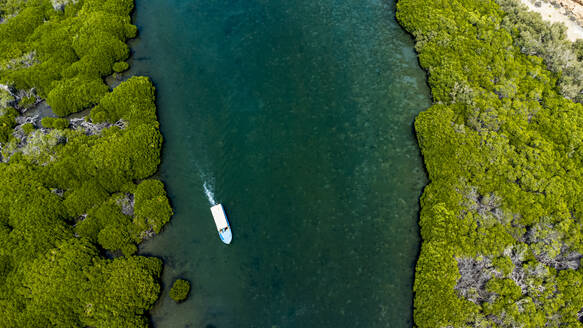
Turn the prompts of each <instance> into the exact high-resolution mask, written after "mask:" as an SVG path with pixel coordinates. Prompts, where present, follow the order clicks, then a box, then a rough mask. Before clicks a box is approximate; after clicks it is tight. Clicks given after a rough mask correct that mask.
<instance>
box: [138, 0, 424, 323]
mask: <svg viewBox="0 0 583 328" xmlns="http://www.w3.org/2000/svg"><path fill="white" fill-rule="evenodd" d="M136 6H137V9H136V16H135V22H136V24H137V25H138V27H139V29H140V38H139V39H137V40H135V41H134V42H133V43H132V48H133V50H134V57H133V69H132V73H133V74H142V75H148V76H150V77H151V78H152V79H153V81H154V82H155V84H156V86H157V90H158V106H159V107H158V108H159V116H160V121H161V128H162V132H163V134H164V137H165V145H164V154H163V164H162V166H161V171H160V175H161V177H162V178H163V179H164V180H165V182H166V184H167V188H168V191H169V195H170V198H171V201H172V204H173V206H174V209H175V212H176V215H175V216H174V217H173V219H172V222H171V224H170V225H169V226H167V228H166V229H165V231H164V232H163V233H162V234H161V235H160V236H158V237H156V238H155V239H153V240H151V241H149V242H147V243H146V244H145V245H144V246H143V247H142V253H144V254H151V255H155V256H159V257H161V258H163V259H164V261H165V263H166V268H165V272H164V276H163V281H164V287H165V288H164V292H163V295H162V297H161V300H160V301H159V302H158V303H157V304H156V306H155V308H154V310H153V311H152V320H153V322H154V326H155V327H168V328H175V327H195V328H198V327H209V328H210V327H216V328H223V327H226V328H229V327H242V328H246V327H259V328H263V327H267V328H271V327H278V328H285V327H330V328H337V327H350V328H353V327H366V328H370V327H412V282H413V268H414V263H415V261H416V256H417V252H418V247H419V246H418V244H419V236H418V226H417V219H418V210H419V209H418V207H419V205H418V199H419V196H420V194H421V190H422V188H423V186H424V185H425V183H426V177H425V175H424V170H423V166H422V161H421V158H420V156H419V150H418V147H417V144H416V141H415V137H414V135H413V129H412V124H413V120H414V118H415V116H416V115H417V114H418V113H419V112H420V111H422V110H424V109H425V108H427V107H428V106H429V105H430V98H429V91H428V88H427V87H426V85H425V75H424V72H423V71H422V70H421V69H420V68H419V67H418V64H417V61H416V56H415V53H414V49H413V42H412V40H411V38H410V37H409V36H408V35H407V34H406V33H405V32H404V31H403V30H401V28H400V27H399V26H398V25H397V23H396V21H395V18H394V10H395V8H394V3H393V2H392V1H380V0H378V1H374V0H362V1H341V0H319V1H314V0H246V1H238V0H190V1H187V0H137V4H136ZM205 184H206V186H207V189H208V190H209V195H210V196H213V197H214V198H215V199H216V201H217V202H221V203H223V205H224V206H225V207H226V210H227V212H228V215H229V218H230V221H231V225H232V227H233V231H234V238H233V244H232V245H230V246H225V245H223V244H222V243H221V241H220V240H219V237H218V235H217V233H216V229H215V227H214V223H213V220H212V217H211V214H210V211H209V199H207V195H206V194H205V188H204V185H205ZM211 193H212V194H211ZM176 277H184V278H187V279H189V280H190V281H191V282H192V284H193V290H192V293H191V297H190V299H189V300H188V301H187V302H185V303H182V304H179V305H177V304H175V303H174V302H173V301H171V300H170V299H169V298H168V289H169V285H170V283H171V282H172V281H173V280H174V279H175V278H176Z"/></svg>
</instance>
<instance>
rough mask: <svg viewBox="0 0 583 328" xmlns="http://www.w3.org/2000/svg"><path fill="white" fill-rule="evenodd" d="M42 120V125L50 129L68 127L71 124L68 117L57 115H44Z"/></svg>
mask: <svg viewBox="0 0 583 328" xmlns="http://www.w3.org/2000/svg"><path fill="white" fill-rule="evenodd" d="M40 122H41V124H42V126H44V127H45V128H48V129H66V128H68V127H69V124H70V122H69V120H68V119H66V118H56V117H43V118H42V120H41V121H40Z"/></svg>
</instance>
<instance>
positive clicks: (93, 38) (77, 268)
mask: <svg viewBox="0 0 583 328" xmlns="http://www.w3.org/2000/svg"><path fill="white" fill-rule="evenodd" d="M132 8H133V2H132V1H131V0H106V1H101V0H78V1H66V0H65V1H63V0H54V1H49V0H27V1H17V0H0V18H2V19H3V20H4V22H3V23H2V24H0V150H1V156H0V327H7V328H8V327H10V328H14V327H103V328H111V327H120V328H121V327H148V326H149V321H148V319H147V316H145V313H146V312H147V311H148V310H149V309H150V308H151V306H152V305H153V304H154V302H155V301H156V299H157V298H158V296H159V294H160V284H159V282H158V280H159V277H160V274H161V271H162V262H161V260H159V259H157V258H148V257H143V256H136V255H135V253H136V251H137V244H138V243H140V242H141V241H142V240H143V239H145V238H149V237H151V236H153V235H155V234H156V233H159V232H160V231H161V229H162V227H163V226H164V224H166V223H167V222H168V221H169V219H170V217H171V215H172V209H171V207H170V204H169V201H168V199H167V196H166V192H165V190H164V185H163V183H162V182H161V181H159V180H156V179H153V178H152V175H153V174H154V173H155V172H156V171H157V169H158V165H159V163H160V150H161V146H162V136H161V134H160V131H159V124H158V121H157V116H156V106H155V90H154V86H153V85H152V83H151V81H150V80H149V79H148V78H146V77H132V78H130V79H129V80H127V81H125V82H123V83H121V84H120V85H119V86H118V87H116V88H115V89H114V90H113V91H109V88H108V87H107V86H106V85H105V84H104V83H103V79H102V78H103V76H104V75H108V74H111V73H112V72H113V66H114V64H115V63H117V69H116V70H118V71H119V70H124V69H127V65H124V64H123V63H125V62H124V60H125V59H126V58H127V56H128V54H129V50H128V47H127V45H126V44H125V41H126V40H127V39H128V38H131V37H133V36H135V35H136V28H135V26H134V25H132V24H131V22H130V16H129V14H130V12H131V10H132ZM43 98H46V100H47V102H48V104H49V105H50V106H51V108H52V110H53V111H54V112H55V113H56V114H58V115H59V116H66V115H68V114H70V113H74V112H78V111H80V110H84V109H88V108H91V113H90V114H88V115H87V116H86V117H85V118H84V119H78V118H77V119H70V118H66V117H64V118H52V117H44V118H43V119H42V120H40V121H39V120H38V119H35V118H31V117H25V116H22V115H21V114H20V113H19V110H23V109H24V108H25V106H31V105H32V104H34V103H36V102H37V101H38V100H39V99H43ZM92 118H93V119H92Z"/></svg>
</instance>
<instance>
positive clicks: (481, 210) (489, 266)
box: [397, 0, 583, 328]
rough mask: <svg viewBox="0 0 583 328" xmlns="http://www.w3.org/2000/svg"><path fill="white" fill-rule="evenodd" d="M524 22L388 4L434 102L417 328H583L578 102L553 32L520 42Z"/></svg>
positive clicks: (454, 1)
mask: <svg viewBox="0 0 583 328" xmlns="http://www.w3.org/2000/svg"><path fill="white" fill-rule="evenodd" d="M500 2H501V3H503V4H504V6H505V7H504V8H511V7H512V6H510V5H509V4H508V1H500ZM524 16H525V15H524V14H520V13H517V12H515V11H512V12H511V11H509V12H508V13H507V12H505V11H504V10H503V8H502V7H500V6H499V5H498V4H497V3H496V2H494V1H492V0H485V1H475V0H450V1H442V0H400V1H399V2H398V4H397V18H398V20H399V22H400V24H401V25H402V26H403V27H404V28H405V29H406V30H408V31H409V32H410V33H411V34H412V35H413V36H414V38H415V40H416V49H417V51H418V53H419V62H420V64H421V66H422V67H423V68H424V69H425V70H427V73H428V82H429V85H430V87H431V91H432V95H433V101H434V105H433V106H432V107H431V108H429V109H428V110H426V111H425V112H423V113H421V114H420V115H419V117H418V118H417V120H416V122H415V129H416V132H417V137H418V140H419V144H420V146H421V149H422V154H423V157H424V161H425V164H426V167H427V172H428V175H429V178H430V184H429V185H428V186H427V187H426V188H425V190H424V193H423V196H422V199H421V206H422V209H421V216H420V226H421V236H422V238H423V244H422V247H421V253H420V256H419V260H418V262H417V268H416V277H415V284H414V289H415V300H414V306H415V311H414V320H415V323H416V325H417V326H418V327H431V328H434V327H525V328H526V327H532V328H534V327H581V326H582V324H581V323H580V321H579V320H580V317H581V309H582V308H583V293H581V287H580V286H581V281H582V279H583V272H582V269H581V267H580V259H581V257H582V255H581V254H583V234H582V227H583V226H582V222H581V220H582V219H583V207H582V204H583V203H582V202H581V199H583V192H582V191H583V189H582V184H581V181H583V180H582V177H583V162H582V159H583V152H582V148H581V142H582V138H581V136H582V135H583V105H581V104H579V103H575V102H573V101H572V100H569V99H566V98H565V97H564V96H570V98H573V99H577V98H578V97H579V94H578V92H579V91H576V92H575V93H574V94H573V93H569V92H567V93H566V92H565V90H566V89H565V86H568V85H569V83H568V81H566V82H565V81H564V80H565V78H566V77H568V76H569V73H566V72H564V68H563V66H561V63H558V62H556V58H555V57H554V54H553V53H552V51H551V50H550V49H551V48H552V44H553V42H559V41H560V42H563V41H564V40H565V37H564V36H563V35H562V33H564V30H563V29H561V28H560V27H557V26H546V25H544V23H543V22H542V21H540V19H539V21H537V24H542V25H541V26H543V27H540V30H539V31H538V32H537V33H543V34H544V33H551V34H553V33H554V34H557V35H555V36H553V37H552V38H549V37H537V36H533V34H530V35H528V33H530V32H529V31H531V30H532V29H533V28H534V29H537V28H539V25H530V23H525V22H524V21H521V20H524V19H526V21H530V20H532V17H530V18H528V17H527V18H524ZM526 35H528V38H525V36H526ZM533 38H534V39H536V40H537V42H541V43H540V44H531V41H532V40H533ZM561 40H563V41H561ZM545 42H550V43H549V44H546V43H545ZM525 47H531V49H533V50H532V51H530V50H528V51H525V50H526V48H525ZM575 48H576V47H575ZM569 49H570V48H569ZM556 50H557V51H561V49H556ZM537 55H539V56H542V58H541V57H539V56H537ZM549 68H550V69H551V70H549ZM577 78H578V79H579V78H580V76H578V77H577ZM577 83H578V82H577ZM577 83H574V84H571V85H573V86H575V88H574V90H579V89H578V88H579V87H578V86H577V85H578V84H577ZM567 286H570V287H567Z"/></svg>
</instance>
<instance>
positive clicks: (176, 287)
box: [170, 279, 190, 302]
mask: <svg viewBox="0 0 583 328" xmlns="http://www.w3.org/2000/svg"><path fill="white" fill-rule="evenodd" d="M189 292H190V283H189V282H188V281H186V280H184V279H177V280H176V281H175V282H174V283H173V284H172V288H170V298H171V299H173V300H174V301H175V302H182V301H184V300H185V299H186V298H187V297H188V293H189Z"/></svg>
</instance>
